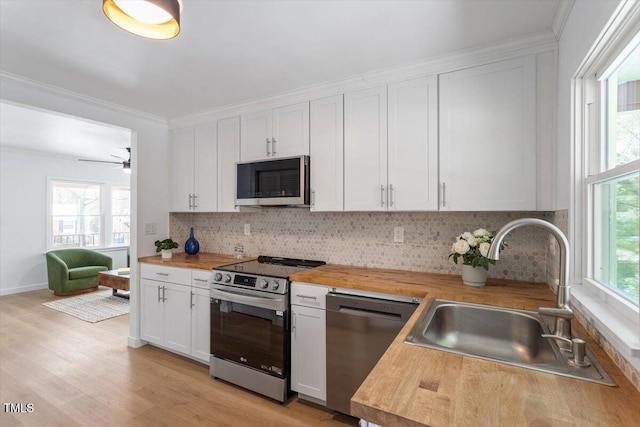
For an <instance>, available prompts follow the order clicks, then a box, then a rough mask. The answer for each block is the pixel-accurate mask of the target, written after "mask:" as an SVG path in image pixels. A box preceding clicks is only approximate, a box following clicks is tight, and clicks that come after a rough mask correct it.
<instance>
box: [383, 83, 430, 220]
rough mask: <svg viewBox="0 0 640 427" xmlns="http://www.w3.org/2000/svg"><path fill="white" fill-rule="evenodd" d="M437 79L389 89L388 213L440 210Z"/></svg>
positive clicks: (398, 85) (393, 85)
mask: <svg viewBox="0 0 640 427" xmlns="http://www.w3.org/2000/svg"><path fill="white" fill-rule="evenodd" d="M436 85H437V78H436V76H431V77H422V78H418V79H413V80H408V81H404V82H400V83H395V84H392V85H389V145H388V150H387V152H388V156H389V159H388V167H389V172H388V179H389V210H397V211H426V210H438V129H437V123H438V99H437V95H436V94H437V87H436Z"/></svg>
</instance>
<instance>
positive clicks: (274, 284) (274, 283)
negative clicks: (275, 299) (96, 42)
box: [271, 280, 280, 291]
mask: <svg viewBox="0 0 640 427" xmlns="http://www.w3.org/2000/svg"><path fill="white" fill-rule="evenodd" d="M279 287H280V283H278V281H277V280H272V281H271V289H272V290H274V291H275V290H276V289H278V288H279Z"/></svg>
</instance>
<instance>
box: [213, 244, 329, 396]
mask: <svg viewBox="0 0 640 427" xmlns="http://www.w3.org/2000/svg"><path fill="white" fill-rule="evenodd" d="M323 264H325V263H324V262H323V261H308V260H300V259H291V258H276V257H266V256H261V257H258V259H257V260H253V261H246V262H240V263H237V264H231V265H227V266H224V267H219V268H217V269H215V270H213V274H212V281H211V285H210V287H211V364H210V368H209V369H210V372H211V376H213V377H214V378H219V379H222V380H225V381H228V382H230V383H233V384H236V385H239V386H241V387H244V388H247V389H249V390H252V391H255V392H256V393H260V394H263V395H265V396H268V397H270V398H272V399H275V400H278V401H280V402H284V401H285V400H287V398H288V396H289V390H290V388H289V367H290V362H289V349H290V313H289V311H290V307H289V276H291V275H292V274H294V273H297V272H299V271H302V270H304V269H307V268H312V267H317V266H320V265H323Z"/></svg>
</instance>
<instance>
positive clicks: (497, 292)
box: [291, 265, 640, 427]
mask: <svg viewBox="0 0 640 427" xmlns="http://www.w3.org/2000/svg"><path fill="white" fill-rule="evenodd" d="M291 280H293V281H298V282H306V283H315V284H322V285H328V286H335V287H340V288H353V289H361V290H369V291H375V292H385V293H392V294H402V295H409V296H415V297H420V298H424V300H423V301H422V303H421V304H420V306H419V307H418V309H417V310H416V312H415V313H414V315H413V316H412V317H411V319H409V321H408V322H407V324H406V325H405V327H404V328H403V329H402V331H401V332H400V334H398V336H397V337H396V339H395V340H394V342H393V343H392V344H391V346H390V347H389V348H388V349H387V351H386V353H385V354H384V355H383V356H382V358H381V359H380V361H379V362H378V364H377V365H376V367H375V368H374V369H373V371H372V372H371V373H370V374H369V376H368V377H367V379H366V380H365V381H364V383H363V384H362V385H361V386H360V388H359V389H358V391H357V392H356V394H355V395H354V396H353V398H352V399H351V413H352V415H354V416H356V417H359V418H362V419H365V420H367V421H370V422H374V423H376V424H380V425H382V426H385V427H390V426H433V427H436V426H509V427H511V426H532V427H533V426H537V427H543V426H620V427H621V426H637V425H640V424H639V423H640V392H638V390H637V389H636V388H634V387H633V385H632V384H631V383H630V382H629V381H628V380H627V379H626V377H625V376H624V374H623V373H622V372H621V371H620V370H619V369H618V367H617V366H616V365H615V364H614V363H613V361H612V360H611V359H610V358H609V356H608V355H607V354H606V353H605V352H604V350H602V348H600V346H598V344H596V343H595V341H594V340H593V337H591V335H589V334H588V333H587V332H586V331H585V329H584V328H583V327H582V326H581V325H580V324H579V323H578V322H577V321H576V320H575V319H574V320H573V322H572V324H573V327H574V332H575V333H576V334H577V335H579V336H580V337H581V338H583V339H584V340H585V341H586V342H587V347H588V348H589V349H590V350H591V351H592V352H593V353H594V355H595V356H596V358H597V359H598V361H599V362H600V364H601V365H602V366H603V367H604V369H605V370H606V371H607V373H608V374H609V375H610V376H611V378H613V380H614V381H615V382H616V383H617V384H618V387H609V386H606V385H601V384H595V383H591V382H588V381H583V380H577V379H572V378H566V377H561V376H559V375H553V374H547V373H543V372H537V371H533V370H530V369H525V368H519V367H515V366H509V365H505V364H502V363H497V362H491V361H488V360H483V359H478V358H473V357H467V356H461V355H457V354H453V353H447V352H443V351H438V350H433V349H427V348H423V347H417V346H413V345H409V344H405V343H404V342H403V341H404V338H405V337H406V335H407V334H408V333H409V331H410V329H411V328H412V326H413V324H414V323H415V322H416V320H417V318H418V317H419V316H420V314H421V313H422V311H423V310H424V309H425V307H426V305H427V304H428V302H429V300H431V299H432V298H443V299H451V300H457V301H464V302H473V303H480V304H490V305H497V306H503V307H511V308H516V309H525V310H534V311H535V310H536V309H537V308H538V307H541V306H546V307H553V306H554V305H555V295H554V294H553V292H551V290H550V289H549V288H548V287H547V286H546V285H545V284H540V283H528V282H513V281H505V280H491V279H489V281H488V282H487V286H485V287H482V288H473V287H470V286H465V285H463V284H462V281H461V279H460V277H459V276H450V275H441V274H429V273H419V272H408V271H403V270H386V269H375V268H361V267H350V266H340V265H325V266H322V267H318V268H314V269H311V270H307V271H303V272H301V273H296V274H294V275H293V276H291Z"/></svg>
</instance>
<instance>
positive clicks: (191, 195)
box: [189, 193, 193, 209]
mask: <svg viewBox="0 0 640 427" xmlns="http://www.w3.org/2000/svg"><path fill="white" fill-rule="evenodd" d="M192 197H193V194H191V193H189V209H191V208H192V207H193V203H191V198H192Z"/></svg>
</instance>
